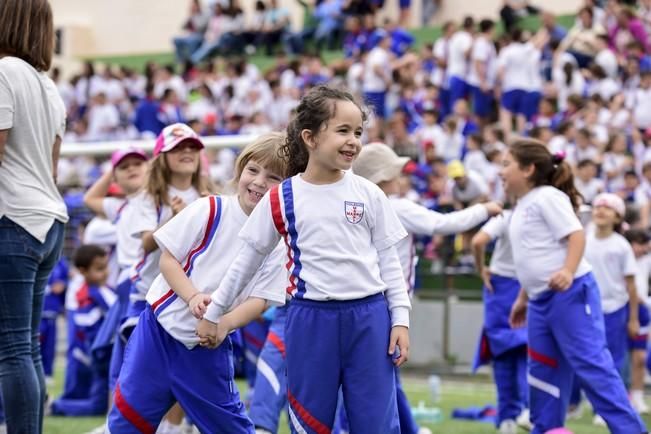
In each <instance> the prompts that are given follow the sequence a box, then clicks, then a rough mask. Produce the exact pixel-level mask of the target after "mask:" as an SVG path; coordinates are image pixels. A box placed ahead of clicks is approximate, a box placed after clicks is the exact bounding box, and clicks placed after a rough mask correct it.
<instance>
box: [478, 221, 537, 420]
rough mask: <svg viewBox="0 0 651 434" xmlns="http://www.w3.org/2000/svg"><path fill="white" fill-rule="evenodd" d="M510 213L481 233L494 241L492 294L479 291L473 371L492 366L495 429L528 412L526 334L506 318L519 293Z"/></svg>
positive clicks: (489, 224)
mask: <svg viewBox="0 0 651 434" xmlns="http://www.w3.org/2000/svg"><path fill="white" fill-rule="evenodd" d="M511 213H512V211H510V210H507V211H504V212H503V214H501V215H499V216H496V217H493V218H492V219H490V220H489V221H488V223H486V224H485V225H484V226H483V227H482V228H481V229H480V232H484V233H485V234H487V235H488V236H489V237H490V239H491V240H497V242H496V243H495V250H494V251H493V255H492V256H491V262H490V266H489V271H490V274H491V285H492V287H493V289H492V290H489V289H488V288H487V287H486V286H484V287H483V288H482V290H483V298H484V326H483V328H482V332H481V336H480V339H479V348H478V350H477V355H476V356H475V363H474V366H473V368H474V369H475V370H476V369H477V368H478V367H479V366H480V365H481V364H483V363H487V362H489V361H492V362H493V376H494V378H495V386H496V387H497V421H496V422H497V426H499V425H500V424H501V423H502V422H503V421H505V420H516V419H517V417H518V416H519V415H520V413H522V410H524V409H525V408H528V402H529V400H528V390H527V347H526V345H527V330H526V329H525V328H517V329H514V328H511V326H510V324H509V314H510V313H511V307H512V306H513V303H514V302H515V300H516V298H517V297H518V293H519V292H520V282H518V279H517V278H516V272H515V263H514V261H513V252H512V251H511V242H510V240H509V221H510V219H511Z"/></svg>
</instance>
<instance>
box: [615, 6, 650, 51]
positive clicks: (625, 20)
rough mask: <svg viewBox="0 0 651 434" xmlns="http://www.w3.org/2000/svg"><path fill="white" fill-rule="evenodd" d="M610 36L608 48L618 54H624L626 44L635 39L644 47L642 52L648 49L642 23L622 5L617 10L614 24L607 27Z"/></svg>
mask: <svg viewBox="0 0 651 434" xmlns="http://www.w3.org/2000/svg"><path fill="white" fill-rule="evenodd" d="M608 37H609V38H610V48H611V49H612V50H613V51H615V53H617V54H618V55H620V56H625V55H626V52H627V47H628V44H630V43H631V42H633V41H637V42H638V43H639V44H641V45H642V47H643V48H644V50H643V51H644V52H648V51H649V44H648V40H647V33H646V31H645V30H644V25H643V24H642V22H641V21H640V20H639V19H638V18H637V17H636V16H635V12H633V11H632V10H631V9H629V8H626V7H622V8H620V10H619V11H618V12H617V20H616V22H615V24H614V25H612V26H611V27H610V28H609V29H608Z"/></svg>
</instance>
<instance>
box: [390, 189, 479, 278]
mask: <svg viewBox="0 0 651 434" xmlns="http://www.w3.org/2000/svg"><path fill="white" fill-rule="evenodd" d="M389 201H390V202H391V206H392V207H393V209H394V211H395V212H396V214H397V215H398V219H400V223H402V225H403V226H404V227H405V229H406V230H407V234H409V235H408V236H407V238H403V239H402V240H401V241H399V242H398V244H397V245H396V248H397V249H398V256H399V257H400V265H401V266H402V271H403V274H404V276H405V280H406V281H407V283H408V285H409V286H408V287H409V288H410V289H411V288H413V287H414V279H415V273H414V271H415V270H416V265H417V264H418V256H417V255H416V251H415V246H414V235H434V234H443V235H447V234H454V233H457V232H462V231H464V230H468V229H471V228H473V227H475V226H477V225H478V224H480V223H481V222H483V221H485V220H486V219H487V218H488V212H487V211H486V207H485V206H483V205H474V206H471V207H470V208H466V209H464V210H463V211H459V212H454V213H449V214H441V213H438V212H436V211H432V210H429V209H427V208H425V207H424V206H422V205H419V204H417V203H415V202H412V201H411V200H409V199H405V198H401V197H398V196H392V197H389Z"/></svg>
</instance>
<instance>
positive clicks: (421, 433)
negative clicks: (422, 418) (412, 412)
mask: <svg viewBox="0 0 651 434" xmlns="http://www.w3.org/2000/svg"><path fill="white" fill-rule="evenodd" d="M417 434H432V430H431V429H429V428H427V427H424V426H421V427H420V428H418V433H417Z"/></svg>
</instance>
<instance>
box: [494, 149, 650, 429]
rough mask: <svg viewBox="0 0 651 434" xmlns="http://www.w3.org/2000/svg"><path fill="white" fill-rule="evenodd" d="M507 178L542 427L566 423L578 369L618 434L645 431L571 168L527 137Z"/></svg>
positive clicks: (514, 321) (511, 155) (519, 320)
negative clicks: (608, 328)
mask: <svg viewBox="0 0 651 434" xmlns="http://www.w3.org/2000/svg"><path fill="white" fill-rule="evenodd" d="M500 176H501V177H502V180H503V182H504V190H505V192H506V193H507V194H510V195H513V196H514V197H516V198H517V200H518V204H517V206H516V207H515V210H514V211H513V216H512V218H511V223H510V227H509V236H510V238H511V245H512V248H513V258H514V260H515V269H516V275H517V277H518V280H519V282H520V284H521V285H522V290H521V291H520V294H519V295H518V298H517V300H516V302H515V303H514V305H513V308H512V309H511V317H510V322H511V325H512V326H514V327H519V326H522V325H524V324H525V322H526V323H527V327H528V338H529V348H528V351H529V360H530V363H529V374H528V382H529V386H530V387H529V399H530V402H531V420H532V422H533V424H534V432H546V431H548V430H550V429H553V428H559V427H562V426H563V425H564V423H565V413H566V411H567V402H568V398H569V394H570V391H571V383H572V378H573V376H574V375H576V376H577V377H578V378H579V380H580V382H581V385H582V386H583V387H584V388H585V391H586V394H587V395H588V398H589V399H590V401H591V403H592V405H593V407H594V409H595V411H596V412H597V413H598V414H599V415H601V416H602V417H603V418H604V419H605V420H606V423H607V424H608V427H609V428H610V430H611V432H612V433H615V434H625V433H626V434H628V433H642V432H645V431H646V428H645V426H644V423H643V422H642V420H641V419H640V418H639V416H638V415H637V414H636V413H635V411H634V410H633V408H632V407H631V405H630V403H629V401H628V396H627V393H626V389H625V387H624V383H623V382H622V380H621V378H620V376H619V374H618V372H617V370H616V369H615V365H614V363H613V359H612V357H611V355H610V353H609V352H608V350H607V347H606V337H605V335H604V329H603V313H602V310H601V303H600V299H599V287H598V286H597V283H596V281H595V279H594V276H593V274H592V272H591V269H592V267H591V266H590V264H589V263H588V262H587V261H586V260H585V259H584V258H583V253H584V249H585V234H584V231H583V227H582V226H581V223H580V222H579V219H578V218H577V216H576V214H575V209H577V208H578V206H579V202H580V195H579V194H578V192H577V191H576V189H575V188H574V182H573V177H572V171H571V168H570V166H569V165H568V164H567V163H566V162H564V161H563V155H559V154H557V155H552V154H550V152H549V151H548V149H547V147H546V146H545V144H544V143H542V142H539V141H536V140H530V139H522V140H518V141H516V142H515V143H514V144H512V145H511V146H510V148H509V150H508V152H506V154H505V156H504V160H503V164H502V171H501V173H500Z"/></svg>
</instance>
